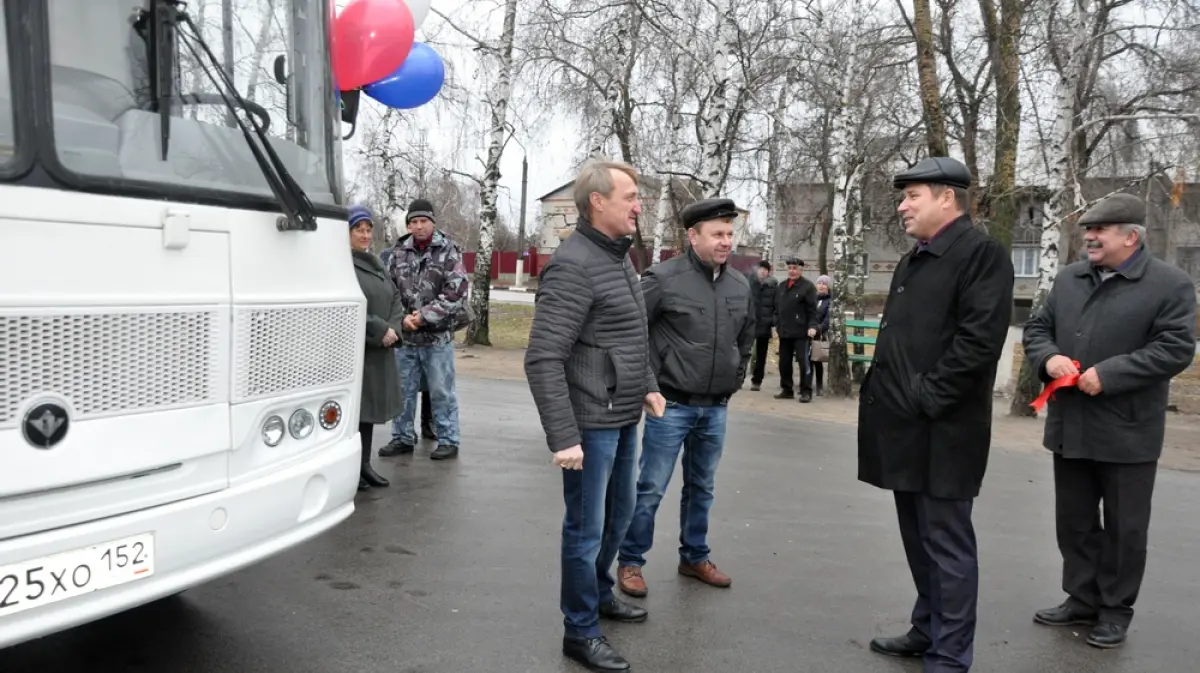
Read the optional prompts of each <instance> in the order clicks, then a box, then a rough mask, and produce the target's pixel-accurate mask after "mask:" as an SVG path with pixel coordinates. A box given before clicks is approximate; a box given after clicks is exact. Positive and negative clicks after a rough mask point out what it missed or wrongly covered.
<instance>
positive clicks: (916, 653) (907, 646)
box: [871, 629, 933, 657]
mask: <svg viewBox="0 0 1200 673" xmlns="http://www.w3.org/2000/svg"><path fill="white" fill-rule="evenodd" d="M930 647H933V643H931V642H930V641H929V639H928V638H926V637H925V636H923V635H921V633H920V632H918V631H917V630H916V629H911V630H909V632H908V633H906V634H904V635H902V636H893V637H890V638H889V637H887V636H880V637H878V638H875V639H873V640H872V641H871V651H872V652H878V653H879V654H886V655H888V656H889V657H920V656H924V655H925V651H926V650H928V649H929V648H930Z"/></svg>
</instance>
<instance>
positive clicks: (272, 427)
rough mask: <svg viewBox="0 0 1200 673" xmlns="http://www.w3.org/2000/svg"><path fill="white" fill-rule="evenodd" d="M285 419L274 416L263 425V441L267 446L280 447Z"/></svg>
mask: <svg viewBox="0 0 1200 673" xmlns="http://www.w3.org/2000/svg"><path fill="white" fill-rule="evenodd" d="M283 433H284V427H283V419H282V418H280V417H278V416H272V417H270V418H268V419H267V422H266V423H263V427H262V440H263V443H264V444H266V445H267V446H279V443H280V442H282V441H283Z"/></svg>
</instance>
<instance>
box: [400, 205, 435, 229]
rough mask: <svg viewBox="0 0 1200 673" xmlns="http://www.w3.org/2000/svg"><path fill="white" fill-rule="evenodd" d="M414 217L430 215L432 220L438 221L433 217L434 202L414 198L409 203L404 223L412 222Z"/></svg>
mask: <svg viewBox="0 0 1200 673" xmlns="http://www.w3.org/2000/svg"><path fill="white" fill-rule="evenodd" d="M414 217H428V218H429V221H430V222H433V223H435V224H436V223H437V220H435V219H434V217H433V204H432V203H430V202H429V201H426V200H425V199H413V201H412V203H410V204H408V212H407V213H405V214H404V223H405V224H408V223H409V222H412V220H413V218H414Z"/></svg>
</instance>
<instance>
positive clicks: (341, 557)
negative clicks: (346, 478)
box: [0, 380, 1200, 673]
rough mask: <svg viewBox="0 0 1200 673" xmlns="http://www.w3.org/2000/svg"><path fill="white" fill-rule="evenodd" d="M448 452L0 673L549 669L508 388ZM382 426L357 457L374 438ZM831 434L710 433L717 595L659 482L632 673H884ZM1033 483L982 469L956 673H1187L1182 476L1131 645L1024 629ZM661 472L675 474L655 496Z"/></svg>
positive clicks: (1164, 506)
mask: <svg viewBox="0 0 1200 673" xmlns="http://www.w3.org/2000/svg"><path fill="white" fill-rule="evenodd" d="M460 393H461V399H462V404H463V409H464V411H463V413H462V423H463V437H464V440H463V452H462V455H461V457H460V459H459V460H458V461H457V462H450V463H434V462H432V461H430V460H428V458H427V457H426V456H427V455H428V451H429V449H430V448H431V447H429V446H428V445H426V446H423V447H421V448H419V449H418V454H417V455H416V456H413V457H408V458H399V459H387V460H379V459H376V460H377V463H380V464H382V467H381V470H382V471H383V472H384V473H385V474H386V475H387V476H389V477H393V478H394V481H393V487H392V488H390V489H386V490H377V491H373V492H371V493H369V494H366V495H364V496H360V497H359V501H360V503H359V509H358V511H357V512H356V513H355V515H354V516H353V517H352V518H351V519H350V521H348V522H347V523H346V524H344V525H343V526H341V527H339V528H337V529H336V530H334V531H332V532H331V533H329V534H328V535H326V536H324V537H322V538H320V539H317V540H314V541H312V542H310V543H308V544H306V545H304V546H302V547H300V548H297V549H294V550H292V551H290V552H288V553H285V554H283V555H281V556H279V557H276V558H274V559H271V560H269V561H267V562H265V563H262V564H260V565H258V566H256V567H254V568H251V569H248V570H245V571H243V572H240V573H237V574H235V575H233V576H230V577H227V578H225V579H222V580H218V581H215V582H213V583H211V584H209V585H206V586H202V587H198V588H196V589H193V590H191V591H189V592H186V593H185V594H183V595H182V596H180V597H178V598H176V599H172V600H168V601H165V602H163V603H160V604H157V605H152V606H147V607H144V608H141V609H138V610H134V611H131V612H129V613H126V614H124V615H120V616H117V617H114V618H111V619H107V620H104V621H101V622H98V623H95V624H92V625H88V626H85V627H81V628H78V629H75V630H72V631H70V632H67V633H63V634H58V635H56V636H52V637H48V638H44V639H42V640H40V641H35V642H32V643H26V644H24V645H21V646H18V647H16V648H12V649H10V650H8V651H4V652H0V671H4V672H5V673H8V672H10V671H11V672H13V673H17V672H21V673H26V672H29V671H69V672H72V673H74V672H81V673H82V672H90V671H102V672H104V673H122V672H127V671H139V672H141V671H154V672H159V671H171V672H172V673H187V672H191V671H235V672H237V673H251V672H254V671H264V672H271V673H283V672H287V673H335V672H338V673H340V672H342V671H362V672H367V673H371V672H375V671H379V672H384V671H386V672H389V673H397V672H407V673H417V672H420V673H433V672H438V673H474V672H476V671H478V672H484V671H486V672H488V673H498V672H499V673H508V672H531V673H550V672H559V671H578V670H582V669H580V668H578V667H577V666H576V665H575V664H573V663H570V662H567V661H565V660H564V659H563V657H562V656H561V654H560V637H561V614H560V613H559V610H558V577H559V571H558V557H557V554H558V544H559V525H560V521H561V513H562V501H561V491H560V480H559V477H558V475H557V474H556V472H555V470H554V469H553V468H551V467H550V465H549V453H548V452H547V450H546V448H545V445H544V443H543V442H542V439H541V437H540V435H539V432H538V428H537V419H536V416H535V414H534V411H533V407H532V403H531V401H530V399H529V396H528V393H527V389H526V388H525V386H524V384H522V383H514V382H490V381H488V382H485V381H479V380H463V381H460ZM386 434H387V431H386V429H385V428H383V427H380V428H379V430H378V432H377V433H376V443H377V444H378V445H382V444H383V443H384V442H386V441H387V437H386ZM854 473H855V454H854V446H853V436H852V434H851V432H850V429H849V428H847V427H845V426H839V425H833V424H823V423H818V422H807V423H806V422H797V421H794V420H788V419H778V418H774V417H767V416H751V415H738V416H735V417H733V418H732V420H731V426H730V430H729V441H728V445H727V450H726V454H725V457H724V460H723V463H722V465H721V470H720V474H719V477H718V495H717V503H716V508H715V510H714V512H713V517H714V520H713V524H712V533H711V536H710V544H711V546H712V547H713V549H714V557H713V558H714V561H716V563H717V564H718V565H719V566H720V567H721V568H722V569H723V570H725V571H726V572H728V573H729V574H731V575H732V576H733V578H734V582H733V587H732V588H730V589H724V590H722V589H714V588H710V587H707V586H703V585H700V584H698V583H696V582H695V581H694V580H689V579H686V578H682V577H680V576H678V575H677V574H676V573H675V558H674V557H675V552H674V549H675V546H676V542H675V538H676V536H677V534H678V528H677V524H676V522H677V521H678V498H677V494H678V489H679V484H678V481H676V482H675V483H673V484H672V494H671V495H669V496H668V497H667V499H666V500H665V501H664V505H663V509H662V511H661V513H660V517H659V526H658V533H657V546H656V547H655V548H654V549H653V550H652V551H651V554H650V563H649V565H648V566H647V569H646V573H647V581H648V583H649V586H650V595H649V597H648V598H647V599H645V600H644V601H642V602H643V604H644V605H646V606H647V607H648V608H649V610H650V612H651V616H650V619H649V621H648V622H646V623H644V624H641V625H617V626H609V627H608V630H607V632H608V634H609V635H610V638H611V639H612V640H613V641H614V642H615V643H616V645H617V646H618V647H619V648H620V649H621V651H622V652H624V653H625V654H626V655H627V656H628V657H629V658H631V659H632V661H633V662H634V666H635V668H634V670H635V671H654V672H660V673H680V672H682V671H688V672H693V671H694V672H696V673H707V672H716V671H722V672H737V673H755V672H759V673H767V672H776V671H779V672H782V671H788V672H794V671H802V672H811V673H820V672H826V671H828V672H831V673H832V672H836V673H897V672H905V671H907V672H911V673H915V672H916V671H919V670H920V666H919V664H917V663H915V662H899V661H895V660H891V659H884V658H880V657H879V656H877V655H873V654H871V653H870V652H869V651H868V650H867V649H866V643H867V642H868V641H869V640H870V638H872V637H873V636H875V635H878V634H881V633H894V632H899V631H903V630H905V629H906V628H907V626H906V622H907V618H908V613H909V610H910V608H911V604H912V600H913V597H914V593H913V589H912V583H911V577H910V576H909V574H908V570H907V568H906V566H905V564H904V557H903V552H902V550H901V546H900V540H899V537H898V535H897V532H896V526H895V517H894V512H893V509H892V505H891V500H890V497H889V496H888V494H886V493H882V492H879V491H876V490H874V489H872V488H871V487H868V486H866V485H863V484H860V483H858V482H856V481H855V479H854ZM1050 476H1051V475H1050V462H1049V460H1048V459H1047V457H1046V455H1045V454H1044V453H1041V452H1025V453H1019V452H1007V451H1001V452H997V453H995V454H994V458H993V461H992V465H991V468H990V472H989V475H988V478H987V481H986V483H985V494H984V495H983V497H982V498H981V499H980V500H979V501H978V502H977V504H976V510H975V511H976V522H977V527H978V535H979V541H980V545H981V550H982V551H981V553H982V571H981V572H982V595H981V604H980V626H979V632H978V639H977V643H976V662H977V665H976V667H975V668H974V669H973V670H974V671H975V672H976V673H999V672H1001V671H1003V672H1005V673H1024V672H1028V673H1035V672H1036V673H1055V672H1059V671H1061V672H1067V671H1070V672H1072V673H1073V672H1076V671H1088V672H1089V673H1118V672H1120V673H1135V672H1136V673H1154V672H1160V671H1161V672H1163V673H1182V672H1184V671H1192V670H1195V662H1196V660H1197V658H1200V642H1198V639H1197V638H1196V624H1197V622H1198V618H1200V575H1198V574H1197V572H1196V570H1195V569H1196V559H1198V558H1200V524H1198V523H1197V517H1196V512H1197V511H1200V488H1198V486H1200V475H1195V474H1184V473H1175V472H1167V471H1164V472H1162V473H1161V474H1160V478H1159V486H1158V490H1157V492H1156V494H1155V497H1156V500H1155V507H1156V510H1155V513H1154V522H1153V527H1152V530H1151V540H1150V542H1151V549H1150V563H1149V571H1148V577H1147V581H1146V584H1145V586H1144V588H1143V591H1142V595H1141V597H1140V599H1139V603H1138V606H1137V607H1138V615H1137V616H1136V617H1135V619H1134V623H1133V629H1132V631H1131V637H1130V641H1129V643H1128V644H1127V645H1126V647H1125V648H1124V649H1121V650H1116V651H1107V652H1106V651H1099V650H1095V649H1093V648H1090V647H1088V646H1087V645H1085V644H1084V642H1083V633H1082V632H1081V631H1079V630H1078V629H1077V628H1076V629H1071V628H1064V629H1047V628H1045V627H1040V626H1036V625H1034V624H1033V623H1032V622H1031V621H1030V615H1031V613H1032V612H1033V610H1034V609H1036V608H1041V607H1045V606H1049V605H1054V604H1056V603H1057V602H1058V601H1059V600H1060V598H1061V597H1060V594H1059V592H1058V586H1059V577H1060V570H1059V563H1058V555H1057V551H1056V550H1055V547H1054V542H1053V521H1052V518H1051V513H1052V497H1051V481H1050ZM677 478H678V474H677V475H676V479H677Z"/></svg>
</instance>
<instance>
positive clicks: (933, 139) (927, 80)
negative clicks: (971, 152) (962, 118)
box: [913, 0, 948, 157]
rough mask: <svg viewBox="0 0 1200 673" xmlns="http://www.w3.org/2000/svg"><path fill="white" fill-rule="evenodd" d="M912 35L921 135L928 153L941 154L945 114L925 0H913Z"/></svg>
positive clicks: (931, 15) (944, 154)
mask: <svg viewBox="0 0 1200 673" xmlns="http://www.w3.org/2000/svg"><path fill="white" fill-rule="evenodd" d="M913 12H914V14H915V16H914V17H913V20H914V21H913V37H915V38H916V42H917V75H918V77H919V78H920V81H921V108H922V109H923V111H924V115H923V119H924V120H925V139H926V142H927V143H928V145H929V156H933V157H944V156H947V155H948V152H947V149H946V116H945V114H944V113H943V112H942V92H941V88H940V87H939V86H938V76H937V61H936V60H935V59H934V56H933V12H932V10H930V8H929V0H913Z"/></svg>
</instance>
